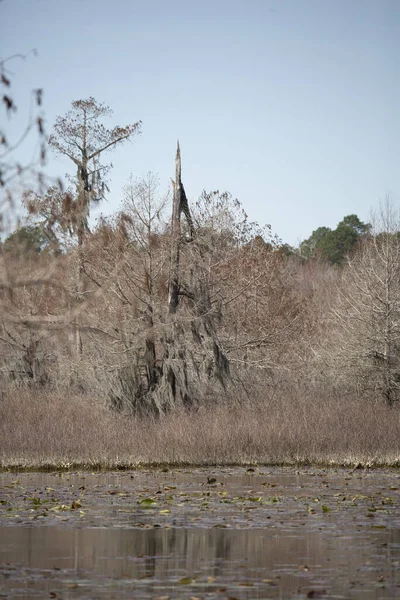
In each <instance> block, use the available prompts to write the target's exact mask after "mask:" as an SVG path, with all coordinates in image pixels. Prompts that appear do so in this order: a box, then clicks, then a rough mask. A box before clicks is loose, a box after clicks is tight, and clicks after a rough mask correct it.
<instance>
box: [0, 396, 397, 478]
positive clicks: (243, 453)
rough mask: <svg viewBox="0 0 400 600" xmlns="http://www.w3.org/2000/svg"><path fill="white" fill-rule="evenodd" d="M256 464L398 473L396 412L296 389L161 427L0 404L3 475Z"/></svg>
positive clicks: (41, 402)
mask: <svg viewBox="0 0 400 600" xmlns="http://www.w3.org/2000/svg"><path fill="white" fill-rule="evenodd" d="M314 392H315V391H314ZM256 463H257V464H280V465H281V464H288V465H293V464H324V465H329V464H331V465H334V464H335V465H357V464H361V465H365V466H378V465H379V466H400V412H399V411H398V410H395V409H388V408H386V407H385V406H382V405H379V406H378V405H374V404H371V403H366V402H360V401H354V400H349V399H348V398H340V397H337V396H336V397H327V395H326V394H325V396H324V397H321V394H318V395H317V394H316V393H315V394H314V395H313V396H306V395H305V393H304V392H299V391H297V392H294V391H292V392H290V391H289V392H288V391H286V392H285V395H284V397H282V398H279V399H278V398H276V397H275V398H274V400H273V401H271V400H268V401H264V402H263V403H260V402H253V403H247V404H246V405H242V406H240V405H239V404H238V403H237V402H236V403H232V402H230V403H228V402H227V403H225V404H220V405H219V406H217V407H215V408H210V407H209V408H203V409H201V410H200V411H198V412H196V413H194V414H188V413H184V412H181V413H175V414H173V415H169V416H167V417H164V418H162V419H159V420H151V419H147V420H138V419H134V418H132V417H126V416H121V415H119V416H116V415H114V414H112V413H111V412H110V411H109V410H107V409H106V408H104V407H101V406H99V405H98V404H97V403H96V405H94V403H93V402H92V401H90V400H88V399H87V398H83V397H77V396H75V397H69V398H67V397H63V396H60V395H57V394H50V393H39V392H36V393H32V392H31V391H29V390H23V389H19V390H17V389H14V390H11V391H9V392H7V393H5V394H3V396H2V397H1V398H0V467H2V468H16V467H19V468H32V469H36V468H68V467H78V466H79V467H86V468H106V469H112V468H123V467H137V466H139V465H155V464H174V465H227V464H229V465H232V464H238V465H243V464H256Z"/></svg>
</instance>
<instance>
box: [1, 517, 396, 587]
mask: <svg viewBox="0 0 400 600" xmlns="http://www.w3.org/2000/svg"><path fill="white" fill-rule="evenodd" d="M372 558H373V561H372ZM399 558H400V530H392V531H388V532H386V531H384V530H382V531H376V532H373V533H371V532H369V534H368V535H365V536H363V537H361V538H358V539H357V541H356V540H355V538H353V539H351V538H347V539H342V538H340V537H339V536H336V535H334V534H332V533H330V534H328V535H327V534H326V532H324V533H322V532H317V533H307V532H302V533H301V534H300V532H299V533H298V534H295V533H293V532H292V533H289V532H286V533H285V532H282V531H280V532H279V533H278V532H277V531H274V530H273V529H265V530H263V529H243V530H241V529H236V530H231V529H219V528H212V529H200V528H197V529H183V528H180V529H161V528H155V529H142V530H140V529H131V530H129V529H107V528H104V529H101V528H95V529H65V528H57V527H45V526H44V527H30V528H27V527H17V526H15V527H2V528H0V563H1V564H2V565H5V563H10V564H12V565H14V566H15V565H20V566H21V567H22V568H28V569H30V570H35V577H34V578H32V572H31V571H30V572H25V574H24V573H23V572H22V571H21V570H20V571H19V572H18V571H17V572H15V573H12V574H11V575H12V576H10V573H6V571H7V567H4V569H3V571H4V573H6V575H7V579H5V580H4V582H3V585H4V588H5V589H6V590H7V589H10V588H11V587H13V589H16V587H18V586H17V583H18V582H17V579H18V577H19V578H20V580H21V581H20V584H21V586H22V587H21V592H22V591H23V589H25V588H24V586H28V589H29V590H30V591H29V597H35V595H34V594H35V593H37V594H38V596H37V597H41V596H40V590H42V591H43V590H46V591H48V590H54V589H59V590H63V598H75V597H79V596H78V591H79V590H76V589H74V588H73V587H72V586H71V581H74V582H77V583H78V584H80V586H81V587H80V588H79V589H81V588H82V586H85V585H89V584H88V583H87V581H88V580H89V578H90V589H91V595H90V597H91V598H103V597H137V598H147V597H148V598H152V597H157V595H158V596H162V595H163V594H164V595H166V596H168V595H169V594H172V596H171V597H173V598H178V597H182V598H185V597H190V595H193V596H197V597H204V596H199V593H204V594H205V593H215V594H217V595H216V596H215V597H218V598H219V597H225V598H226V597H228V596H229V595H230V596H232V597H236V598H266V597H271V598H272V597H273V598H275V597H276V598H287V597H290V598H295V597H299V598H305V597H307V594H308V593H309V592H310V590H311V591H313V590H316V591H318V590H319V591H321V590H323V589H326V590H327V594H328V595H329V597H333V596H335V597H338V598H363V599H364V598H376V599H377V598H388V599H389V598H395V597H396V596H395V595H394V594H395V592H396V589H395V588H394V587H393V586H394V585H395V581H396V568H394V565H396V562H397V565H398V566H397V568H399V562H398V561H399ZM55 569H56V571H55ZM57 569H61V571H57ZM45 570H50V571H46V572H44V571H45ZM0 573H1V570H0ZM27 573H28V574H27ZM38 573H42V582H41V583H40V577H39V576H38ZM49 573H51V574H49ZM182 577H191V578H196V581H195V582H194V583H193V585H191V586H190V589H191V590H192V592H191V594H189V593H188V591H187V586H185V585H180V584H179V583H178V582H179V580H180V579H181V578H182ZM209 577H212V578H215V581H214V580H213V579H212V580H208V578H209ZM30 579H31V582H30V583H29V581H30ZM22 580H23V581H24V582H22ZM263 580H267V581H263ZM268 580H269V581H268ZM124 582H125V583H124ZM385 582H386V585H387V584H390V586H389V587H384V584H385ZM128 584H129V585H128ZM240 584H253V585H252V586H251V587H241V585H240ZM75 585H76V584H75ZM57 586H58V587H57ZM230 586H231V587H230ZM328 587H329V589H328ZM231 588H232V589H231ZM0 589H1V579H0ZM221 589H222V590H223V589H225V590H228V591H229V593H228V592H227V593H226V595H225V596H224V595H222V596H218V593H220V592H217V590H221ZM35 590H36V592H35ZM112 590H113V591H112ZM132 590H136V591H135V595H133V596H132ZM25 591H26V590H25ZM195 592H196V593H195ZM397 592H398V593H399V594H400V588H397ZM224 593H225V592H224ZM66 594H67V595H66ZM125 594H126V596H125ZM129 594H130V595H129ZM21 597H28V596H21Z"/></svg>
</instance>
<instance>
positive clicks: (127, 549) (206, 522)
mask: <svg viewBox="0 0 400 600" xmlns="http://www.w3.org/2000/svg"><path fill="white" fill-rule="evenodd" d="M399 487H400V478H399V473H398V472H397V471H393V470H371V471H368V470H353V471H349V470H310V469H308V470H307V469H302V470H295V469H256V470H254V471H250V472H247V471H246V470H245V469H239V468H235V469H191V470H173V471H168V472H162V471H161V470H154V471H135V472H133V471H132V472H117V473H105V474H99V473H95V474H90V473H72V474H70V473H53V474H49V473H47V474H43V473H27V474H12V473H6V474H0V502H1V504H0V598H1V597H4V598H43V597H53V598H64V599H69V598H70V599H72V598H74V599H75V598H91V599H94V598H143V599H146V598H162V599H163V600H167V598H168V599H169V598H170V599H171V600H172V599H173V598H187V599H189V598H208V599H212V598H216V599H222V598H224V599H228V598H230V599H234V598H237V599H251V598H346V599H349V598H351V599H365V598H366V599H392V598H400V510H399V508H400V492H399Z"/></svg>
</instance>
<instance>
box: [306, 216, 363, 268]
mask: <svg viewBox="0 0 400 600" xmlns="http://www.w3.org/2000/svg"><path fill="white" fill-rule="evenodd" d="M369 231H370V225H369V224H368V223H363V222H362V221H360V219H359V218H358V217H357V215H347V216H346V217H344V219H343V220H342V221H340V223H338V225H337V227H336V229H334V230H332V229H330V228H329V227H319V228H318V229H316V230H315V231H313V233H312V234H311V236H310V237H309V238H308V240H305V241H304V242H302V244H301V245H300V254H301V256H303V257H304V258H306V259H310V258H313V257H317V258H320V259H322V260H325V261H327V262H329V263H330V264H332V265H338V266H340V265H342V264H343V263H344V261H345V258H346V256H347V255H349V254H351V252H352V251H353V250H354V249H355V247H356V245H357V243H358V242H359V241H360V240H361V239H363V238H364V237H365V236H367V235H368V234H369Z"/></svg>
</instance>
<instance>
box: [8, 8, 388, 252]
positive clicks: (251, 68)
mask: <svg viewBox="0 0 400 600" xmlns="http://www.w3.org/2000/svg"><path fill="white" fill-rule="evenodd" d="M0 40H1V42H0V55H1V56H2V57H6V56H9V55H11V54H14V53H16V52H23V53H24V52H28V51H29V50H31V49H32V48H37V50H38V52H39V55H38V57H36V58H35V57H33V56H31V57H30V58H29V59H28V60H26V61H25V62H21V63H20V62H15V63H13V67H12V69H13V71H14V72H15V78H14V93H15V96H16V99H17V101H19V102H20V110H19V113H18V115H17V116H16V117H15V119H14V126H17V125H18V124H19V126H21V125H22V123H23V119H24V114H26V113H24V108H25V110H26V108H27V107H26V106H25V107H24V105H23V101H22V99H23V98H24V97H25V96H26V94H27V93H28V92H29V90H30V89H31V88H35V87H43V88H44V92H45V96H44V107H45V111H46V121H47V127H48V130H49V131H50V129H51V125H52V123H53V122H54V119H55V117H56V116H57V115H62V114H64V113H65V112H66V111H67V110H68V109H69V106H70V103H71V101H73V100H77V99H81V98H86V97H88V96H94V97H95V98H96V99H97V100H99V101H101V102H105V103H107V104H109V105H110V106H111V108H112V109H113V110H114V116H113V119H112V120H110V121H109V124H110V126H111V125H114V124H119V125H124V124H127V123H129V122H135V121H137V120H139V119H141V120H142V121H143V133H142V135H141V136H140V137H139V138H137V139H136V140H135V141H134V143H133V144H131V145H126V146H124V147H122V148H120V149H119V150H117V151H116V152H114V153H113V154H112V155H111V156H112V161H113V163H114V169H113V171H112V186H111V187H112V191H111V194H110V196H109V203H108V204H103V206H102V211H103V212H106V213H109V212H112V211H113V210H116V209H117V208H118V206H119V203H120V198H121V188H122V186H123V185H124V184H125V183H126V181H127V179H128V177H129V174H130V173H131V172H132V173H133V174H134V175H137V176H140V175H143V174H145V173H146V172H147V171H149V170H152V171H154V172H157V173H159V175H160V180H161V184H162V187H167V186H168V182H169V178H170V176H173V174H174V157H175V147H176V139H177V138H179V140H180V143H181V147H182V155H183V181H184V184H185V188H186V190H187V194H188V196H189V198H190V199H191V200H195V199H196V198H197V197H198V195H199V194H200V193H201V191H202V189H207V190H214V189H219V190H221V191H225V190H228V191H230V192H231V193H232V194H233V195H234V196H235V197H237V198H239V199H240V200H241V201H242V203H243V205H244V207H245V209H246V210H247V212H248V214H249V216H250V217H251V218H252V219H254V220H258V221H259V222H260V223H270V224H271V225H272V229H273V231H274V233H277V234H278V235H279V236H280V237H281V238H282V239H283V240H284V241H285V242H288V243H291V244H295V243H296V242H298V241H299V240H301V239H304V238H306V237H308V236H309V235H310V233H311V232H312V230H314V229H316V228H317V227H319V226H322V225H327V226H330V227H334V226H335V225H336V224H337V222H338V221H340V220H341V219H342V218H343V216H344V215H346V214H350V213H357V214H358V215H359V216H360V218H361V219H364V220H368V218H369V214H370V209H371V207H373V206H376V205H377V203H378V202H379V199H381V198H383V197H384V196H385V194H386V193H387V192H390V193H391V195H392V198H393V199H394V201H395V202H396V203H397V202H398V201H399V199H400V183H399V154H400V153H399V140H400V120H399V100H400V99H399V96H400V94H399V91H400V86H399V59H400V52H399V45H400V43H399V40H400V0H112V1H111V0H107V1H106V0H68V1H67V0H4V1H3V2H0ZM67 166H68V163H65V162H63V161H62V160H60V159H56V158H54V157H49V161H48V166H47V169H48V172H49V173H50V174H52V175H55V174H60V175H63V174H64V173H65V171H66V169H67Z"/></svg>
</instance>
